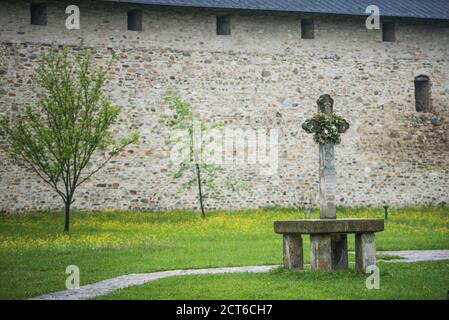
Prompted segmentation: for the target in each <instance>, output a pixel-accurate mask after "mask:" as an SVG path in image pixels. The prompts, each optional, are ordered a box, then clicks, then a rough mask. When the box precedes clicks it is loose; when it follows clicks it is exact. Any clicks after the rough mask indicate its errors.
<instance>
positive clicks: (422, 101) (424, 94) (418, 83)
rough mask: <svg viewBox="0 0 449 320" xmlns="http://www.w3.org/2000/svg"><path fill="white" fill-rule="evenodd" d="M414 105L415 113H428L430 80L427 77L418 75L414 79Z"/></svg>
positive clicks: (429, 107) (429, 109) (429, 106)
mask: <svg viewBox="0 0 449 320" xmlns="http://www.w3.org/2000/svg"><path fill="white" fill-rule="evenodd" d="M415 104H416V111H417V112H430V111H431V108H432V106H431V99H430V80H429V77H428V76H425V75H419V76H417V77H416V78H415Z"/></svg>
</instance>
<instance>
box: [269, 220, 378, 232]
mask: <svg viewBox="0 0 449 320" xmlns="http://www.w3.org/2000/svg"><path fill="white" fill-rule="evenodd" d="M383 230H384V219H365V218H349V219H306V220H304V219H302V220H279V221H275V222H274V232H276V233H279V234H286V233H288V234H295V233H297V234H328V233H372V232H379V231H383Z"/></svg>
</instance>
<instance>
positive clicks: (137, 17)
mask: <svg viewBox="0 0 449 320" xmlns="http://www.w3.org/2000/svg"><path fill="white" fill-rule="evenodd" d="M128 30H131V31H142V10H139V9H132V10H128Z"/></svg>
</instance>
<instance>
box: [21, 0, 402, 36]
mask: <svg viewBox="0 0 449 320" xmlns="http://www.w3.org/2000/svg"><path fill="white" fill-rule="evenodd" d="M30 11H31V24H33V25H46V24H47V6H46V5H45V3H39V4H30ZM216 24H217V35H225V36H227V35H230V34H231V17H230V16H229V15H217V22H216ZM128 30H132V31H142V10H140V9H131V10H128ZM301 38H302V39H314V38H315V23H314V20H313V19H302V20H301ZM382 41H388V42H391V41H395V28H394V24H393V23H391V22H385V23H383V24H382Z"/></svg>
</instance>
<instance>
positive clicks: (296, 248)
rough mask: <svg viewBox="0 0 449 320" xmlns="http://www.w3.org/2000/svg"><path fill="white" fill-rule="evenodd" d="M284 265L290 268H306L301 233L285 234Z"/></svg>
mask: <svg viewBox="0 0 449 320" xmlns="http://www.w3.org/2000/svg"><path fill="white" fill-rule="evenodd" d="M283 238H284V241H283V242H284V267H285V268H288V269H298V270H303V269H304V256H303V252H302V237H301V235H299V234H284V235H283Z"/></svg>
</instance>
